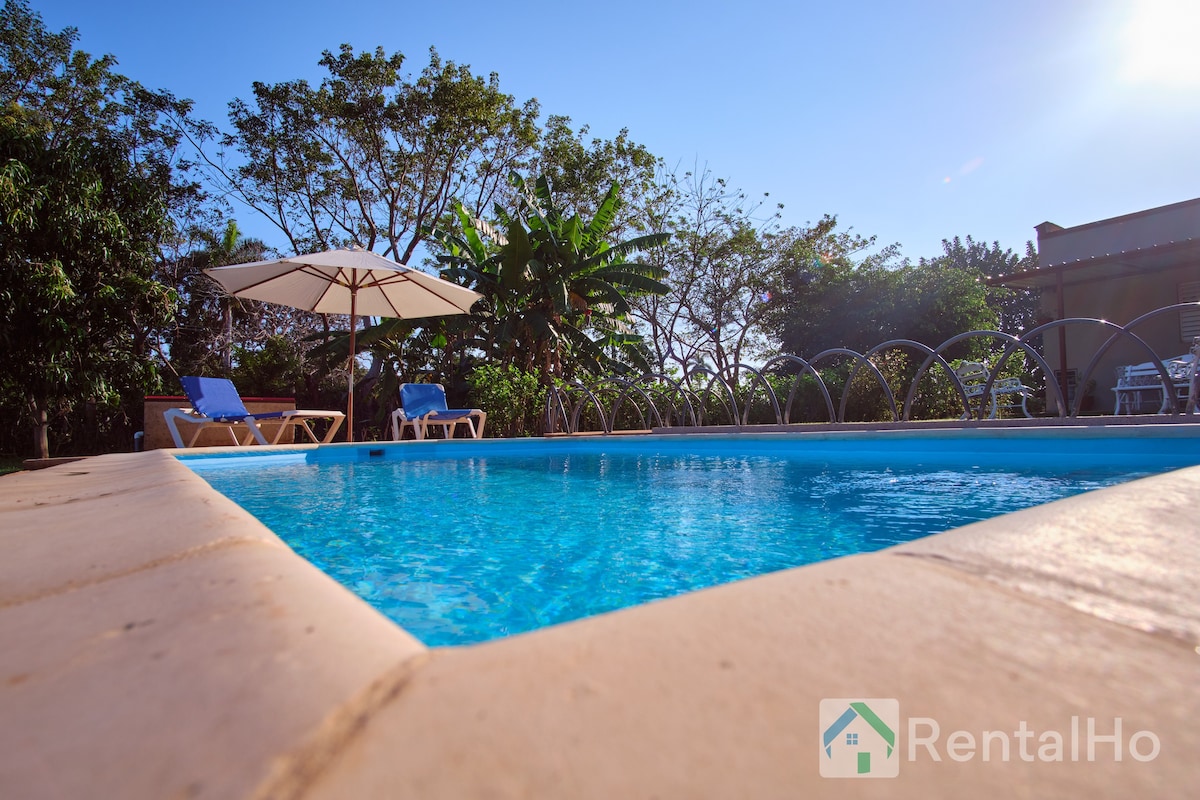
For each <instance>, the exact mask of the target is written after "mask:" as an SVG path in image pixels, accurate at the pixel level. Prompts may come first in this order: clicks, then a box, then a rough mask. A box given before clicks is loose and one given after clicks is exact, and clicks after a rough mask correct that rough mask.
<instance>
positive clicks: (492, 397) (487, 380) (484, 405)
mask: <svg viewBox="0 0 1200 800" xmlns="http://www.w3.org/2000/svg"><path fill="white" fill-rule="evenodd" d="M470 385H471V391H470V394H469V395H468V397H469V405H470V407H471V408H480V409H483V410H484V411H486V412H487V415H488V418H487V429H486V430H487V432H488V434H489V435H491V436H507V437H513V436H534V435H536V434H539V433H541V427H542V426H541V422H542V416H543V414H544V413H545V409H546V387H545V386H543V385H542V384H541V382H540V381H539V379H538V375H536V374H534V373H531V372H522V371H521V370H519V369H517V368H516V367H515V366H513V365H512V364H481V365H479V366H478V367H476V368H475V371H474V372H472V373H471V376H470Z"/></svg>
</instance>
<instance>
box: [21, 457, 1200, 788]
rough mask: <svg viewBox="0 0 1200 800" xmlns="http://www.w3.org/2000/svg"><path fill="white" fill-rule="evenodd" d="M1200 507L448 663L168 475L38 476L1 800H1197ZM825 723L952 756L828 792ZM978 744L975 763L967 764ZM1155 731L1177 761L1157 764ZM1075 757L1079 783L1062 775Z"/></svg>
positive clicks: (1150, 496)
mask: <svg viewBox="0 0 1200 800" xmlns="http://www.w3.org/2000/svg"><path fill="white" fill-rule="evenodd" d="M1198 498H1200V467H1194V468H1189V469H1185V470H1180V471H1177V472H1172V473H1169V474H1166V475H1161V476H1157V477H1153V478H1147V479H1143V480H1140V481H1136V482H1133V483H1129V484H1125V485H1122V486H1117V487H1113V488H1110V489H1105V490H1101V491H1098V492H1093V493H1090V494H1088V495H1082V496H1078V497H1074V498H1069V499H1067V500H1063V501H1059V502H1057V503H1052V504H1049V505H1046V506H1041V507H1038V508H1034V509H1029V510H1027V511H1022V512H1018V513H1017V514H1012V515H1008V516H1006V517H1001V518H998V519H994V520H989V521H986V522H982V523H977V524H975V525H971V526H968V527H965V528H960V529H958V530H955V531H951V532H948V533H944V534H940V535H937V536H933V537H929V538H927V539H923V540H921V541H918V542H914V543H911V544H908V545H902V546H899V547H894V548H891V549H889V550H885V551H881V552H878V553H873V554H869V555H861V556H853V557H849V558H843V559H838V560H835V561H830V562H825V563H822V564H817V565H813V566H810V567H803V568H800V569H796V570H789V571H786V572H781V573H776V574H773V575H768V576H764V577H761V578H756V579H753V580H747V581H742V582H739V583H735V584H730V585H726V586H722V587H717V588H714V589H709V590H705V591H702V592H697V593H694V594H691V595H686V596H683V597H678V598H674V599H670V600H664V601H659V602H655V603H651V604H647V605H643V606H639V607H636V608H632V609H626V610H624V611H620V612H615V613H612V614H607V615H602V616H599V617H594V618H592V619H588V620H581V621H579V622H575V623H570V624H567V625H561V626H557V627H552V628H547V629H543V630H541V631H536V632H533V633H530V634H525V635H521V636H515V637H512V638H510V639H505V640H501V641H497V642H491V643H487V644H481V645H475V646H471V647H462V648H440V649H427V648H425V647H424V646H423V645H421V644H420V643H419V642H417V641H416V640H415V639H413V638H412V637H411V636H409V635H408V634H407V633H405V632H404V631H403V630H401V629H400V628H398V627H397V626H395V625H394V624H392V623H391V622H390V621H388V620H386V619H385V618H384V617H382V616H381V615H379V614H378V613H377V612H375V611H374V610H373V609H371V608H370V607H369V606H367V605H366V604H365V603H363V602H362V601H360V600H358V599H357V598H356V597H355V596H353V595H352V594H351V593H350V592H348V591H347V590H345V589H343V588H342V587H341V586H340V585H338V584H337V583H335V582H334V581H333V580H331V579H330V578H328V577H326V576H325V575H324V574H322V573H321V572H320V571H319V570H317V569H316V568H315V567H313V566H311V565H310V564H308V563H307V562H306V561H304V560H303V559H301V558H300V557H298V556H296V555H295V554H294V553H293V552H292V551H291V550H290V549H289V548H288V547H287V546H286V545H284V544H283V542H281V541H280V540H279V539H278V538H277V537H276V536H275V535H274V534H273V533H271V532H270V531H268V530H267V529H266V528H264V527H263V526H262V525H261V524H259V523H258V522H257V521H256V520H255V519H254V518H253V517H251V516H250V515H249V514H248V513H246V512H245V511H243V510H242V509H240V508H239V507H238V506H236V505H234V504H233V503H232V502H230V501H229V500H227V499H225V498H224V497H222V496H221V495H219V494H217V493H216V492H215V491H213V490H212V489H210V488H209V487H208V485H207V484H206V483H205V482H204V481H203V480H202V479H200V478H199V477H198V476H196V475H195V474H194V473H192V472H191V471H190V470H188V469H187V468H186V467H184V466H183V465H182V464H180V463H178V462H177V461H176V460H175V459H174V458H173V457H172V456H171V455H170V453H169V451H155V452H147V453H136V454H125V455H109V456H100V457H96V458H91V459H87V460H85V461H81V462H75V463H71V464H65V465H62V466H57V467H53V468H50V469H46V470H41V471H38V472H27V473H17V474H13V475H8V476H5V477H3V478H0V554H2V555H0V642H3V643H4V647H3V648H0V709H2V710H3V713H2V714H0V796H3V797H21V798H41V797H45V798H52V797H75V796H88V797H121V798H143V797H145V798H151V797H156V798H158V797H253V798H314V799H315V798H345V797H355V798H357V797H364V798H365V797H421V798H426V797H432V798H438V797H446V798H463V797H535V798H540V797H545V798H558V797H581V798H591V797H595V798H611V797H664V798H666V797H807V796H830V797H834V796H836V797H875V796H887V797H912V798H917V797H930V796H946V797H948V796H962V795H964V794H969V795H971V796H988V797H1015V796H1039V797H1052V796H1081V797H1082V796H1089V797H1093V796H1094V797H1109V796H1111V797H1118V796H1119V797H1128V796H1141V795H1143V794H1146V795H1154V796H1184V795H1186V794H1187V793H1188V792H1190V791H1192V790H1194V787H1195V781H1196V777H1197V774H1198V769H1197V767H1196V755H1195V754H1196V753H1197V752H1200V695H1198V693H1197V692H1196V686H1197V685H1198V679H1200V647H1198V645H1200V592H1198V591H1197V589H1196V575H1197V574H1200V526H1198V523H1197V521H1196V517H1197V515H1196V510H1197V508H1198V507H1200V504H1198V502H1197V501H1198ZM824 698H852V699H853V698H863V699H865V698H896V699H898V700H899V704H900V709H901V715H902V718H903V719H905V720H907V721H908V723H909V724H912V720H913V719H915V718H927V719H931V720H935V721H936V722H937V724H938V725H939V727H940V740H939V742H938V744H937V745H936V746H935V748H934V749H935V750H936V751H937V752H938V754H939V755H940V758H941V761H938V762H935V761H934V760H933V759H932V757H931V756H930V755H929V751H928V750H927V749H925V748H920V749H918V750H917V751H916V752H915V753H914V755H915V756H916V759H915V760H908V757H909V753H908V752H907V751H908V741H907V732H908V731H907V729H906V728H905V727H904V726H903V724H902V727H901V731H900V737H901V738H900V747H899V750H898V751H897V754H898V755H899V756H900V757H901V758H902V760H901V762H900V763H901V766H900V775H899V777H898V778H895V779H877V780H854V779H829V778H822V777H821V776H820V772H819V763H820V761H819V756H820V748H819V743H818V738H819V731H818V727H819V726H818V708H819V704H820V701H821V700H822V699H824ZM1118 717H1119V718H1120V719H1121V725H1122V732H1123V739H1124V741H1123V744H1122V748H1123V758H1122V760H1121V761H1119V762H1118V761H1115V760H1114V759H1113V757H1112V756H1113V745H1112V744H1111V743H1108V742H1103V741H1102V742H1101V743H1100V744H1099V745H1098V747H1097V750H1098V754H1097V759H1096V760H1095V761H1088V760H1087V750H1086V725H1087V720H1088V719H1089V718H1091V719H1093V720H1095V729H1096V734H1098V735H1106V734H1110V733H1112V732H1113V728H1114V720H1115V718H1118ZM1073 720H1075V722H1073ZM1022 722H1024V723H1025V725H1026V726H1027V727H1026V728H1023V729H1021V730H1029V731H1033V734H1032V738H1027V739H1024V740H1023V739H1021V738H1020V737H1019V736H1017V735H1016V733H1017V732H1018V726H1019V725H1020V724H1021V723H1022ZM920 724H924V723H920ZM1073 727H1078V729H1079V731H1080V733H1079V737H1078V740H1079V747H1080V751H1079V760H1077V761H1073V760H1072V759H1071V744H1070V737H1071V731H1072V728H1073ZM918 730H919V732H921V733H923V734H927V733H928V732H929V730H930V729H929V728H928V726H926V727H922V728H919V729H918ZM954 731H966V732H969V733H972V735H973V736H974V737H975V739H976V748H975V752H974V756H973V757H972V758H969V759H966V760H962V761H958V760H954V759H953V758H952V757H951V753H950V748H949V747H948V746H947V738H948V737H949V736H950V734H951V733H952V732H954ZM984 731H1004V732H1007V733H1008V737H1009V739H1010V740H1011V746H1012V750H1011V753H1010V759H1009V760H1008V761H1007V762H1005V761H1003V760H1002V759H1001V758H1000V757H999V754H998V751H991V752H990V755H991V760H989V761H984V760H983V759H982V752H983V748H982V738H983V732H984ZM1139 731H1148V732H1151V733H1153V734H1154V736H1155V737H1157V740H1158V742H1159V743H1160V750H1159V752H1158V754H1157V757H1156V758H1155V759H1154V760H1152V761H1144V762H1143V761H1139V760H1137V759H1135V758H1133V757H1132V756H1131V753H1130V750H1129V741H1128V740H1129V737H1130V736H1132V735H1134V734H1137V732H1139ZM1048 732H1057V733H1059V734H1061V735H1062V736H1063V737H1064V739H1065V740H1066V743H1065V744H1064V745H1063V749H1062V750H1061V751H1060V752H1061V753H1062V754H1063V756H1064V759H1065V760H1064V761H1063V762H1061V763H1048V762H1045V761H1043V760H1040V758H1039V757H1038V754H1039V753H1040V752H1041V751H1039V749H1038V748H1039V747H1041V746H1042V745H1043V744H1045V741H1046V740H1039V736H1044V735H1047V733H1048ZM960 741H962V740H961V739H960ZM1022 742H1024V745H1022ZM1149 742H1150V739H1149V738H1147V737H1145V736H1142V737H1140V739H1139V740H1138V742H1136V744H1137V746H1138V747H1140V748H1141V752H1142V754H1143V755H1144V754H1145V753H1146V752H1147V750H1148V748H1149V744H1148V743H1149ZM1022 747H1024V748H1025V749H1024V751H1022V749H1021V748H1022ZM964 752H966V750H965V745H961V744H960V746H959V748H958V749H957V750H956V751H955V753H956V754H958V755H959V756H962V755H963V754H964ZM1047 752H1049V751H1047ZM1023 754H1027V755H1032V756H1033V758H1032V760H1023V759H1022V757H1021V756H1022V755H1023Z"/></svg>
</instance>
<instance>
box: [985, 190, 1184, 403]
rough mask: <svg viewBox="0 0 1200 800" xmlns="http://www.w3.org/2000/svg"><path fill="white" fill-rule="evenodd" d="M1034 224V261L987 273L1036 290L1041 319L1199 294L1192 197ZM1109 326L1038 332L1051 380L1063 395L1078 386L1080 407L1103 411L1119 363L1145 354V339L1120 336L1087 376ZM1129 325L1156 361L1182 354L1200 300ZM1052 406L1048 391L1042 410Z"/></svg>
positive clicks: (1129, 312) (1124, 314)
mask: <svg viewBox="0 0 1200 800" xmlns="http://www.w3.org/2000/svg"><path fill="white" fill-rule="evenodd" d="M1036 230H1037V236H1038V260H1039V267H1038V268H1037V269H1035V270H1028V271H1025V272H1019V273H1013V274H1010V275H1002V276H999V277H996V278H993V279H991V281H990V282H991V283H993V284H997V285H1003V286H1010V287H1013V288H1020V289H1035V290H1040V292H1041V303H1042V304H1041V310H1042V318H1041V322H1049V321H1052V320H1065V319H1073V318H1087V319H1098V320H1107V321H1108V322H1111V323H1116V324H1117V325H1122V326H1124V325H1128V324H1129V323H1130V322H1132V321H1134V320H1136V319H1137V318H1138V317H1140V316H1142V315H1143V314H1146V313H1148V312H1150V311H1153V310H1154V309H1159V308H1164V307H1166V306H1172V305H1175V304H1177V303H1180V302H1195V301H1200V198H1197V199H1195V200H1187V201H1185V202H1181V203H1174V204H1172V205H1167V206H1162V207H1159V208H1152V209H1149V210H1146V211H1139V212H1136V213H1132V214H1126V215H1124V216H1120V217H1114V218H1112V219H1106V220H1100V221H1098V222H1090V223H1087V224H1085V225H1078V226H1075V227H1073V228H1064V227H1062V226H1060V225H1056V224H1054V223H1052V222H1043V223H1042V224H1040V225H1038V226H1036ZM1114 332H1115V328H1113V327H1112V326H1105V325H1101V324H1096V323H1083V322H1080V323H1071V324H1068V325H1063V326H1061V327H1058V328H1056V329H1054V330H1051V331H1048V332H1047V333H1046V335H1045V355H1046V360H1047V362H1049V363H1050V365H1051V366H1052V367H1053V368H1054V370H1055V373H1056V376H1055V377H1056V380H1059V381H1060V383H1062V384H1063V385H1065V387H1066V388H1067V389H1068V392H1069V394H1070V397H1071V398H1073V397H1074V396H1075V393H1076V391H1077V390H1078V388H1079V386H1080V385H1082V387H1083V388H1084V390H1085V391H1084V394H1085V398H1086V400H1085V404H1084V409H1083V410H1084V411H1087V410H1088V409H1089V408H1091V409H1093V410H1096V411H1107V412H1109V413H1111V412H1112V411H1113V409H1114V405H1115V397H1114V394H1113V391H1112V389H1113V385H1114V383H1115V375H1116V369H1117V367H1119V366H1122V365H1128V364H1137V363H1142V362H1146V361H1150V360H1151V356H1150V355H1149V354H1148V353H1147V351H1146V348H1145V347H1143V346H1142V345H1141V344H1139V343H1138V342H1137V341H1136V340H1134V339H1133V338H1131V337H1122V339H1121V340H1120V341H1118V342H1116V343H1114V344H1113V346H1112V347H1111V348H1110V349H1109V350H1108V351H1107V352H1106V354H1105V355H1104V356H1102V357H1101V358H1100V360H1099V361H1098V362H1097V363H1096V364H1095V366H1094V368H1093V369H1092V370H1091V374H1090V376H1087V375H1085V374H1084V373H1085V372H1086V371H1087V369H1088V367H1089V365H1090V364H1091V362H1092V359H1093V356H1094V355H1095V354H1096V353H1097V351H1099V350H1100V349H1101V347H1103V346H1104V344H1105V343H1106V342H1107V341H1108V340H1109V338H1110V337H1111V336H1112V335H1113V333H1114ZM1132 332H1133V333H1135V334H1136V335H1137V336H1138V337H1139V338H1140V339H1141V340H1143V341H1144V342H1145V343H1146V345H1148V346H1149V347H1150V348H1151V349H1152V350H1153V351H1154V357H1155V358H1157V359H1159V360H1163V359H1169V358H1172V357H1175V356H1179V355H1182V354H1184V353H1187V352H1188V351H1189V349H1190V348H1191V345H1192V340H1193V338H1195V337H1197V336H1200V309H1198V310H1188V309H1184V310H1176V311H1171V312H1168V313H1164V314H1161V315H1159V316H1156V317H1154V318H1151V319H1148V320H1146V321H1145V322H1144V323H1141V324H1139V325H1137V326H1136V327H1134V328H1132ZM1064 378H1065V380H1064ZM1054 406H1055V403H1054V398H1053V395H1052V393H1051V394H1050V395H1048V397H1047V407H1048V410H1051V411H1054V410H1055V409H1054Z"/></svg>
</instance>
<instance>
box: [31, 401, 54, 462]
mask: <svg viewBox="0 0 1200 800" xmlns="http://www.w3.org/2000/svg"><path fill="white" fill-rule="evenodd" d="M33 451H34V455H36V457H37V458H49V457H50V422H49V417H48V415H47V414H46V409H44V408H38V407H37V405H36V404H34V407H33Z"/></svg>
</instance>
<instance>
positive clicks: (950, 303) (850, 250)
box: [772, 218, 997, 358]
mask: <svg viewBox="0 0 1200 800" xmlns="http://www.w3.org/2000/svg"><path fill="white" fill-rule="evenodd" d="M827 219H828V221H829V222H830V223H832V224H831V225H829V226H828V227H827V228H826V230H825V231H823V232H819V233H818V235H816V236H801V237H798V238H796V239H795V240H794V241H793V242H792V244H791V246H790V248H789V252H788V256H787V261H788V267H787V268H786V269H785V270H783V275H784V277H785V281H784V284H783V286H782V287H781V291H780V292H779V294H778V295H777V297H776V298H775V299H774V301H773V309H772V319H773V321H774V323H775V332H776V335H777V336H778V337H779V343H780V346H781V348H782V350H783V351H784V352H788V353H795V354H797V355H800V356H803V357H805V358H811V357H813V356H815V355H816V354H818V353H819V352H821V351H823V350H827V349H831V348H836V347H844V348H848V349H851V350H855V351H858V352H860V353H862V352H865V351H867V350H868V349H870V348H872V347H874V346H875V345H879V344H883V343H884V342H886V341H889V340H891V339H911V340H914V341H917V342H921V343H922V344H926V345H928V346H930V347H936V346H938V345H940V344H941V343H942V342H944V341H946V340H947V339H949V338H951V337H952V336H954V335H956V334H959V333H964V332H966V331H970V330H975V329H990V328H994V327H995V325H996V322H997V314H996V312H995V310H994V309H992V308H990V307H989V306H988V302H987V301H988V291H987V287H986V286H985V285H984V284H983V282H982V281H981V280H980V278H979V276H978V275H977V274H976V273H974V272H971V271H967V270H962V269H957V268H955V266H954V265H952V264H949V263H947V262H944V261H933V262H923V263H921V264H917V265H913V264H910V263H908V262H902V263H900V264H896V263H895V260H896V250H895V247H894V246H893V247H887V248H883V249H882V250H880V251H878V252H875V253H870V254H867V255H866V256H862V257H860V255H859V254H861V253H862V252H864V251H866V250H868V248H870V247H871V246H872V245H873V244H874V240H872V239H863V238H861V237H858V236H856V235H851V234H849V233H839V232H837V231H836V230H835V229H834V227H833V225H834V224H836V220H834V219H833V218H827ZM959 355H963V356H965V355H968V354H967V353H965V352H963V353H960V354H959Z"/></svg>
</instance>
